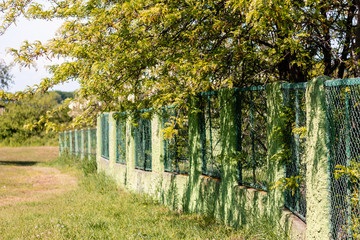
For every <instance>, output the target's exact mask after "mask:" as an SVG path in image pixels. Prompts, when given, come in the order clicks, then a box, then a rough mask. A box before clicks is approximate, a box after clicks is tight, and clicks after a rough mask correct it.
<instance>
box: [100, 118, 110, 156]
mask: <svg viewBox="0 0 360 240" xmlns="http://www.w3.org/2000/svg"><path fill="white" fill-rule="evenodd" d="M100 124H101V157H103V158H105V159H109V114H106V113H104V114H102V115H101V117H100Z"/></svg>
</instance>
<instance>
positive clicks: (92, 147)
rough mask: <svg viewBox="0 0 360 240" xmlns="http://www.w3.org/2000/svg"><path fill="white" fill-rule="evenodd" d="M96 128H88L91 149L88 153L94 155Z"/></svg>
mask: <svg viewBox="0 0 360 240" xmlns="http://www.w3.org/2000/svg"><path fill="white" fill-rule="evenodd" d="M96 131H97V130H96V128H93V129H90V136H91V137H90V141H91V149H90V154H91V155H96V142H97V138H96V136H97V135H96Z"/></svg>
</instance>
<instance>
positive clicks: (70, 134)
mask: <svg viewBox="0 0 360 240" xmlns="http://www.w3.org/2000/svg"><path fill="white" fill-rule="evenodd" d="M73 134H74V133H73V131H71V130H69V154H73V150H74V143H73V138H72V136H73Z"/></svg>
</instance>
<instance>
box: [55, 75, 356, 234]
mask: <svg viewBox="0 0 360 240" xmlns="http://www.w3.org/2000/svg"><path fill="white" fill-rule="evenodd" d="M311 84H312V85H311V86H309V84H308V83H297V84H281V87H280V89H281V93H276V94H280V95H281V96H282V101H283V102H282V103H281V104H283V106H284V108H283V109H281V110H280V111H282V112H283V115H284V116H279V117H281V118H284V119H285V122H286V124H285V125H286V126H272V127H273V128H274V129H282V130H284V131H285V133H284V134H285V136H287V139H285V142H284V143H283V146H282V147H284V146H286V148H288V149H285V150H287V154H285V158H286V161H285V162H284V163H283V164H284V173H283V174H282V177H283V181H284V185H287V186H285V190H284V191H283V195H282V196H283V197H282V199H283V201H281V200H279V199H276V200H275V201H276V204H284V206H285V207H286V208H288V209H289V210H290V211H292V212H293V213H294V214H295V215H296V216H298V217H299V218H300V219H301V220H302V221H304V222H307V220H308V219H307V218H308V215H309V216H311V217H310V220H311V221H314V219H316V217H318V218H320V217H323V218H324V219H325V220H324V221H325V222H326V221H327V220H326V219H327V218H328V219H329V221H330V222H329V224H328V225H329V226H330V229H328V230H327V228H326V227H325V228H323V229H322V230H321V231H318V230H316V231H317V232H316V231H315V230H313V229H314V228H315V227H314V226H313V224H314V222H311V223H308V229H307V230H306V231H307V236H308V237H309V238H310V237H311V236H315V237H314V238H315V239H325V238H326V237H325V238H324V236H327V237H328V236H330V237H329V238H330V239H360V230H359V229H360V207H359V188H360V180H359V177H360V170H359V169H360V141H359V139H360V79H347V80H333V81H324V83H323V84H322V85H321V86H320V85H319V86H315V85H316V84H313V83H311ZM314 86H315V87H317V88H316V91H320V92H323V93H324V96H325V97H326V103H325V104H324V105H321V106H313V105H311V104H312V101H313V99H312V98H314V97H316V96H315V95H316V94H313V93H314V92H315V91H314V89H313V88H314ZM269 89H270V88H269ZM231 91H232V94H230V95H226V94H225V95H226V96H225V95H224V94H222V92H221V91H212V92H204V93H201V94H199V96H198V97H199V100H198V101H195V102H197V103H198V105H197V106H196V107H197V108H198V109H200V113H199V114H195V115H194V116H195V117H194V116H192V119H193V120H192V121H190V116H188V115H187V112H182V113H181V116H182V118H179V117H178V116H179V114H178V113H179V112H180V110H179V109H181V107H178V108H164V111H163V113H162V114H161V116H160V118H161V120H160V128H161V129H162V130H163V131H165V132H166V131H167V128H173V130H174V131H176V132H177V135H176V136H175V137H174V136H173V137H169V138H166V139H163V138H162V141H157V142H156V144H162V145H161V146H162V149H161V152H162V153H161V154H160V155H156V156H153V153H154V148H156V149H157V148H158V146H157V145H154V144H155V142H154V135H156V134H158V133H157V132H156V131H155V130H154V129H153V127H154V126H155V125H154V120H153V119H151V117H150V118H149V117H146V116H145V115H143V114H139V115H138V116H136V117H135V122H136V123H135V124H133V125H131V124H130V125H127V122H129V121H132V120H129V119H128V116H126V115H125V114H113V115H111V114H107V113H106V114H102V115H101V116H100V122H99V123H100V125H99V126H98V127H100V128H101V129H100V131H99V133H101V138H100V139H101V141H100V142H98V143H99V144H100V145H101V146H99V147H100V148H99V149H101V154H100V155H101V157H102V158H104V159H107V160H109V161H111V159H109V151H111V150H109V148H110V147H111V146H115V147H116V159H115V162H116V163H119V164H123V165H126V169H127V171H130V170H131V169H133V168H136V169H139V170H145V171H147V172H157V171H159V170H158V169H163V170H162V171H165V172H172V173H174V174H179V173H181V174H187V175H189V176H190V177H191V170H190V169H191V165H194V164H197V163H196V162H194V161H195V160H194V159H196V157H197V156H199V158H200V159H201V160H200V161H199V162H200V165H201V167H200V174H202V175H205V176H209V177H212V178H215V179H218V181H220V182H222V183H221V184H226V181H227V180H226V179H223V177H224V173H226V171H228V170H227V169H228V168H227V167H228V166H227V165H226V164H228V162H227V160H226V159H227V158H229V159H230V158H233V157H234V156H229V155H226V154H224V152H225V153H226V151H228V150H227V149H224V146H225V145H224V144H223V143H224V140H223V139H222V138H226V136H224V131H225V130H224V127H223V126H222V124H230V125H231V124H232V125H231V126H232V129H230V131H231V133H230V134H228V135H231V136H235V138H231V139H235V140H236V144H235V158H236V161H237V180H236V181H237V183H238V184H239V185H242V186H247V187H252V188H256V189H260V190H265V191H269V192H271V190H269V186H270V185H271V184H273V183H274V182H272V181H273V180H274V179H272V178H271V176H273V175H276V174H275V173H273V172H271V171H275V170H274V168H270V165H269V161H271V159H272V157H273V156H269V151H270V148H271V146H273V145H274V144H275V143H273V142H271V141H270V140H269V139H273V138H272V135H273V133H271V131H270V130H269V129H271V128H269V124H272V123H269V117H270V113H271V111H273V109H274V108H275V107H277V106H272V105H269V102H268V98H269V96H270V95H269V94H272V92H271V89H270V90H268V87H267V86H266V88H265V87H264V86H258V87H250V88H243V89H233V90H231ZM312 94H313V95H312ZM230 105H231V106H230ZM231 107H233V111H234V112H233V114H232V113H231V111H230V110H229V109H231ZM269 107H270V108H269ZM318 108H323V111H324V112H325V113H326V121H327V126H328V127H327V128H326V129H322V130H324V132H326V134H327V137H328V139H329V142H328V144H327V148H326V149H323V151H325V152H328V154H327V155H326V156H327V158H328V166H329V167H328V169H327V170H326V171H328V176H322V177H323V178H328V179H329V181H328V182H327V181H322V180H321V179H320V180H319V181H320V182H321V184H325V185H322V186H318V185H317V184H315V185H316V186H312V184H313V181H314V179H312V178H313V177H314V176H316V175H313V176H308V174H309V173H311V174H312V173H313V172H314V169H315V168H314V167H315V166H314V164H313V162H311V161H313V158H314V156H312V155H311V154H310V153H309V152H310V150H311V149H310V148H311V147H313V146H312V144H314V142H311V141H310V140H309V139H308V138H307V136H311V137H312V138H311V139H313V138H314V136H315V135H316V133H314V132H315V131H316V130H317V129H316V126H315V127H313V125H312V124H314V122H312V118H314V116H313V115H311V116H307V114H308V113H312V112H314V111H318ZM181 111H183V110H181ZM229 112H230V113H229ZM142 113H148V111H147V110H143V111H142ZM111 116H118V117H115V120H114V123H115V124H114V126H115V128H116V134H115V136H116V137H115V140H114V141H115V144H112V139H110V138H109V132H110V131H111V128H112V127H111V124H110V122H111V121H113V120H112V119H111V118H112V117H111ZM308 118H309V119H308ZM179 119H185V120H184V122H179V121H180V120H179ZM194 119H195V120H196V121H194ZM224 119H225V120H224ZM133 120H134V119H133ZM128 126H130V129H129V128H128ZM193 126H197V128H195V129H193V128H192V127H193ZM309 126H312V127H311V129H309ZM190 129H192V130H191V131H193V132H190ZM168 130H169V129H168ZM194 131H195V133H194ZM269 131H270V132H269ZM309 131H310V132H309ZM94 132H95V130H82V131H81V136H82V138H79V131H69V132H63V133H60V135H59V139H60V152H64V151H69V152H72V153H77V154H79V153H80V152H81V154H95V151H94V149H95V148H96V145H95V143H94V139H96V137H93V136H94ZM129 132H131V133H133V136H130V135H131V134H128V133H129ZM158 132H161V131H158ZM197 133H198V140H196V139H197V138H195V137H194V136H197V135H196V134H197ZM95 134H96V132H95ZM194 134H195V135H194ZM269 134H270V135H269ZM170 135H171V134H170ZM85 136H88V137H85ZM128 137H130V138H133V142H134V143H133V145H131V144H130V145H131V146H133V149H129V151H130V152H127V146H130V145H128V144H129V143H128V142H129V141H128V140H129V139H128ZM315 137H316V136H315ZM318 137H320V138H321V135H319V136H318ZM79 139H81V141H80V142H79ZM195 140H196V141H198V142H190V141H195ZM75 141H77V143H76V144H75ZM276 141H278V139H277V140H276ZM279 141H280V140H279ZM286 141H288V142H286ZM84 144H85V145H86V146H87V147H84ZM197 144H198V145H197ZM75 145H77V146H78V150H76V146H75ZM79 146H81V149H83V150H82V151H80V150H79V149H80V148H79ZM94 146H95V147H94ZM197 146H199V147H197ZM197 149H199V150H198V151H199V153H198V155H197V153H195V151H197ZM131 151H134V164H133V165H131V164H128V161H130V160H131V157H130V156H131ZM285 152H286V151H285ZM157 156H161V161H160V162H161V164H162V166H160V167H159V166H157V165H156V164H157V163H155V162H154V161H159V160H157V159H158V157H157ZM319 156H320V155H319ZM319 156H317V157H319ZM315 157H316V156H315ZM319 158H320V157H319ZM131 161H132V160H131ZM131 161H130V163H131ZM309 163H311V164H309ZM154 164H155V165H154ZM192 167H194V166H192ZM316 168H320V167H319V166H316ZM154 169H155V170H154ZM279 169H280V170H279V171H280V172H281V171H282V170H281V168H279ZM317 171H320V170H317ZM127 174H130V172H129V173H127ZM127 174H125V176H127ZM280 175H281V174H280ZM131 177H134V176H133V175H130V177H129V178H131ZM280 177H281V176H280ZM275 180H276V179H275ZM126 181H129V180H126ZM126 181H125V182H126ZM309 184H310V185H309ZM326 184H328V185H326ZM317 187H319V188H321V189H328V194H329V198H327V195H326V196H321V197H322V200H321V201H325V202H328V205H329V211H328V212H327V211H322V212H321V211H320V212H321V214H324V215H322V216H315V217H314V215H316V214H318V213H315V212H316V211H314V212H311V211H310V212H309V209H314V208H316V206H315V205H311V204H314V192H316V191H317V190H316V189H317ZM220 190H221V188H219V189H218V191H220ZM228 190H229V189H228ZM208 191H210V189H209V190H208ZM229 191H230V190H229ZM269 196H270V195H269ZM319 201H320V200H319ZM309 204H310V205H309ZM325 205H326V204H325ZM213 207H214V208H216V206H213ZM327 214H328V215H327ZM323 226H327V224H326V223H324V225H323ZM327 231H328V232H327ZM319 236H322V237H319Z"/></svg>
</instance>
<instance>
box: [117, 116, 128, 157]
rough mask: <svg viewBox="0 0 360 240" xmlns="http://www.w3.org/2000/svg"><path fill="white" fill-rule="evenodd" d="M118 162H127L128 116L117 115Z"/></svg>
mask: <svg viewBox="0 0 360 240" xmlns="http://www.w3.org/2000/svg"><path fill="white" fill-rule="evenodd" d="M116 117H117V119H116V162H117V163H122V164H126V116H125V115H124V114H117V115H116Z"/></svg>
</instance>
